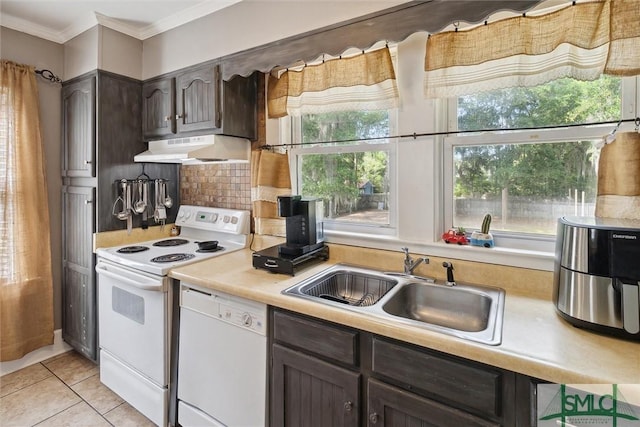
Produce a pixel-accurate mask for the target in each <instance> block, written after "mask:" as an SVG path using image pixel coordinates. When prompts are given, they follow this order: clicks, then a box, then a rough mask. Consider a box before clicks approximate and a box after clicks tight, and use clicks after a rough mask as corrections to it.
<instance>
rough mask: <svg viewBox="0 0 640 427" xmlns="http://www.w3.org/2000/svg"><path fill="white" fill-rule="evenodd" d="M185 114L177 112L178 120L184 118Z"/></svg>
mask: <svg viewBox="0 0 640 427" xmlns="http://www.w3.org/2000/svg"><path fill="white" fill-rule="evenodd" d="M184 117H185V115H184V114H176V120H180V119H184Z"/></svg>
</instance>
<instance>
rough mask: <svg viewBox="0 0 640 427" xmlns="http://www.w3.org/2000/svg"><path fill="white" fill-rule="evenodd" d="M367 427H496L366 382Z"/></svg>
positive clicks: (393, 389) (447, 407)
mask: <svg viewBox="0 0 640 427" xmlns="http://www.w3.org/2000/svg"><path fill="white" fill-rule="evenodd" d="M367 391H368V393H367V394H368V401H367V423H368V424H367V425H368V426H369V427H378V426H384V427H446V426H461V427H462V426H464V427H496V426H499V425H500V424H498V423H494V422H490V421H485V420H483V419H481V418H478V417H475V416H473V415H470V414H468V413H466V412H464V411H460V410H458V409H455V408H452V407H450V406H446V405H443V404H440V403H438V402H434V401H433V400H430V399H427V398H424V397H421V396H418V395H417V394H414V393H410V392H408V391H405V390H402V389H400V388H397V387H393V386H390V385H388V384H384V383H382V382H380V381H377V380H375V379H370V380H369V382H368V390H367Z"/></svg>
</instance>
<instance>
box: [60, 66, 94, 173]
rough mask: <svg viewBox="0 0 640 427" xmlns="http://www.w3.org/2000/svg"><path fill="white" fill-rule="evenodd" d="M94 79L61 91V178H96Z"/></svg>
mask: <svg viewBox="0 0 640 427" xmlns="http://www.w3.org/2000/svg"><path fill="white" fill-rule="evenodd" d="M95 112H96V78H95V76H90V77H88V78H85V79H80V80H78V81H76V82H74V83H72V84H69V85H67V86H64V87H63V88H62V117H63V120H62V147H63V149H62V176H68V177H83V178H91V177H95V171H96V169H95V160H96V155H95V142H96V137H95V135H96V132H95V129H96V121H95Z"/></svg>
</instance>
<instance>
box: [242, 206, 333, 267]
mask: <svg viewBox="0 0 640 427" xmlns="http://www.w3.org/2000/svg"><path fill="white" fill-rule="evenodd" d="M322 206H323V205H322V200H317V199H307V198H303V197H302V196H278V215H279V216H281V217H283V218H285V222H286V242H285V243H281V244H279V245H276V246H272V247H270V248H267V249H264V250H261V251H258V252H255V253H254V254H253V266H254V267H255V268H261V269H264V270H268V271H271V272H273V273H284V274H291V275H293V274H294V272H295V269H296V267H298V266H299V265H301V264H303V263H306V262H308V261H311V260H314V259H324V260H327V259H329V248H328V247H327V246H326V245H325V244H324V230H323V228H322V217H323V212H322Z"/></svg>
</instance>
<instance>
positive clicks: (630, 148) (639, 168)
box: [595, 132, 640, 220]
mask: <svg viewBox="0 0 640 427" xmlns="http://www.w3.org/2000/svg"><path fill="white" fill-rule="evenodd" d="M595 215H596V216H597V217H605V218H628V219H639V220H640V134H639V133H638V132H622V133H619V134H618V135H616V139H615V141H613V142H612V143H611V144H607V145H605V146H604V147H602V151H601V152H600V157H599V159H598V195H597V198H596V210H595Z"/></svg>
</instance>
